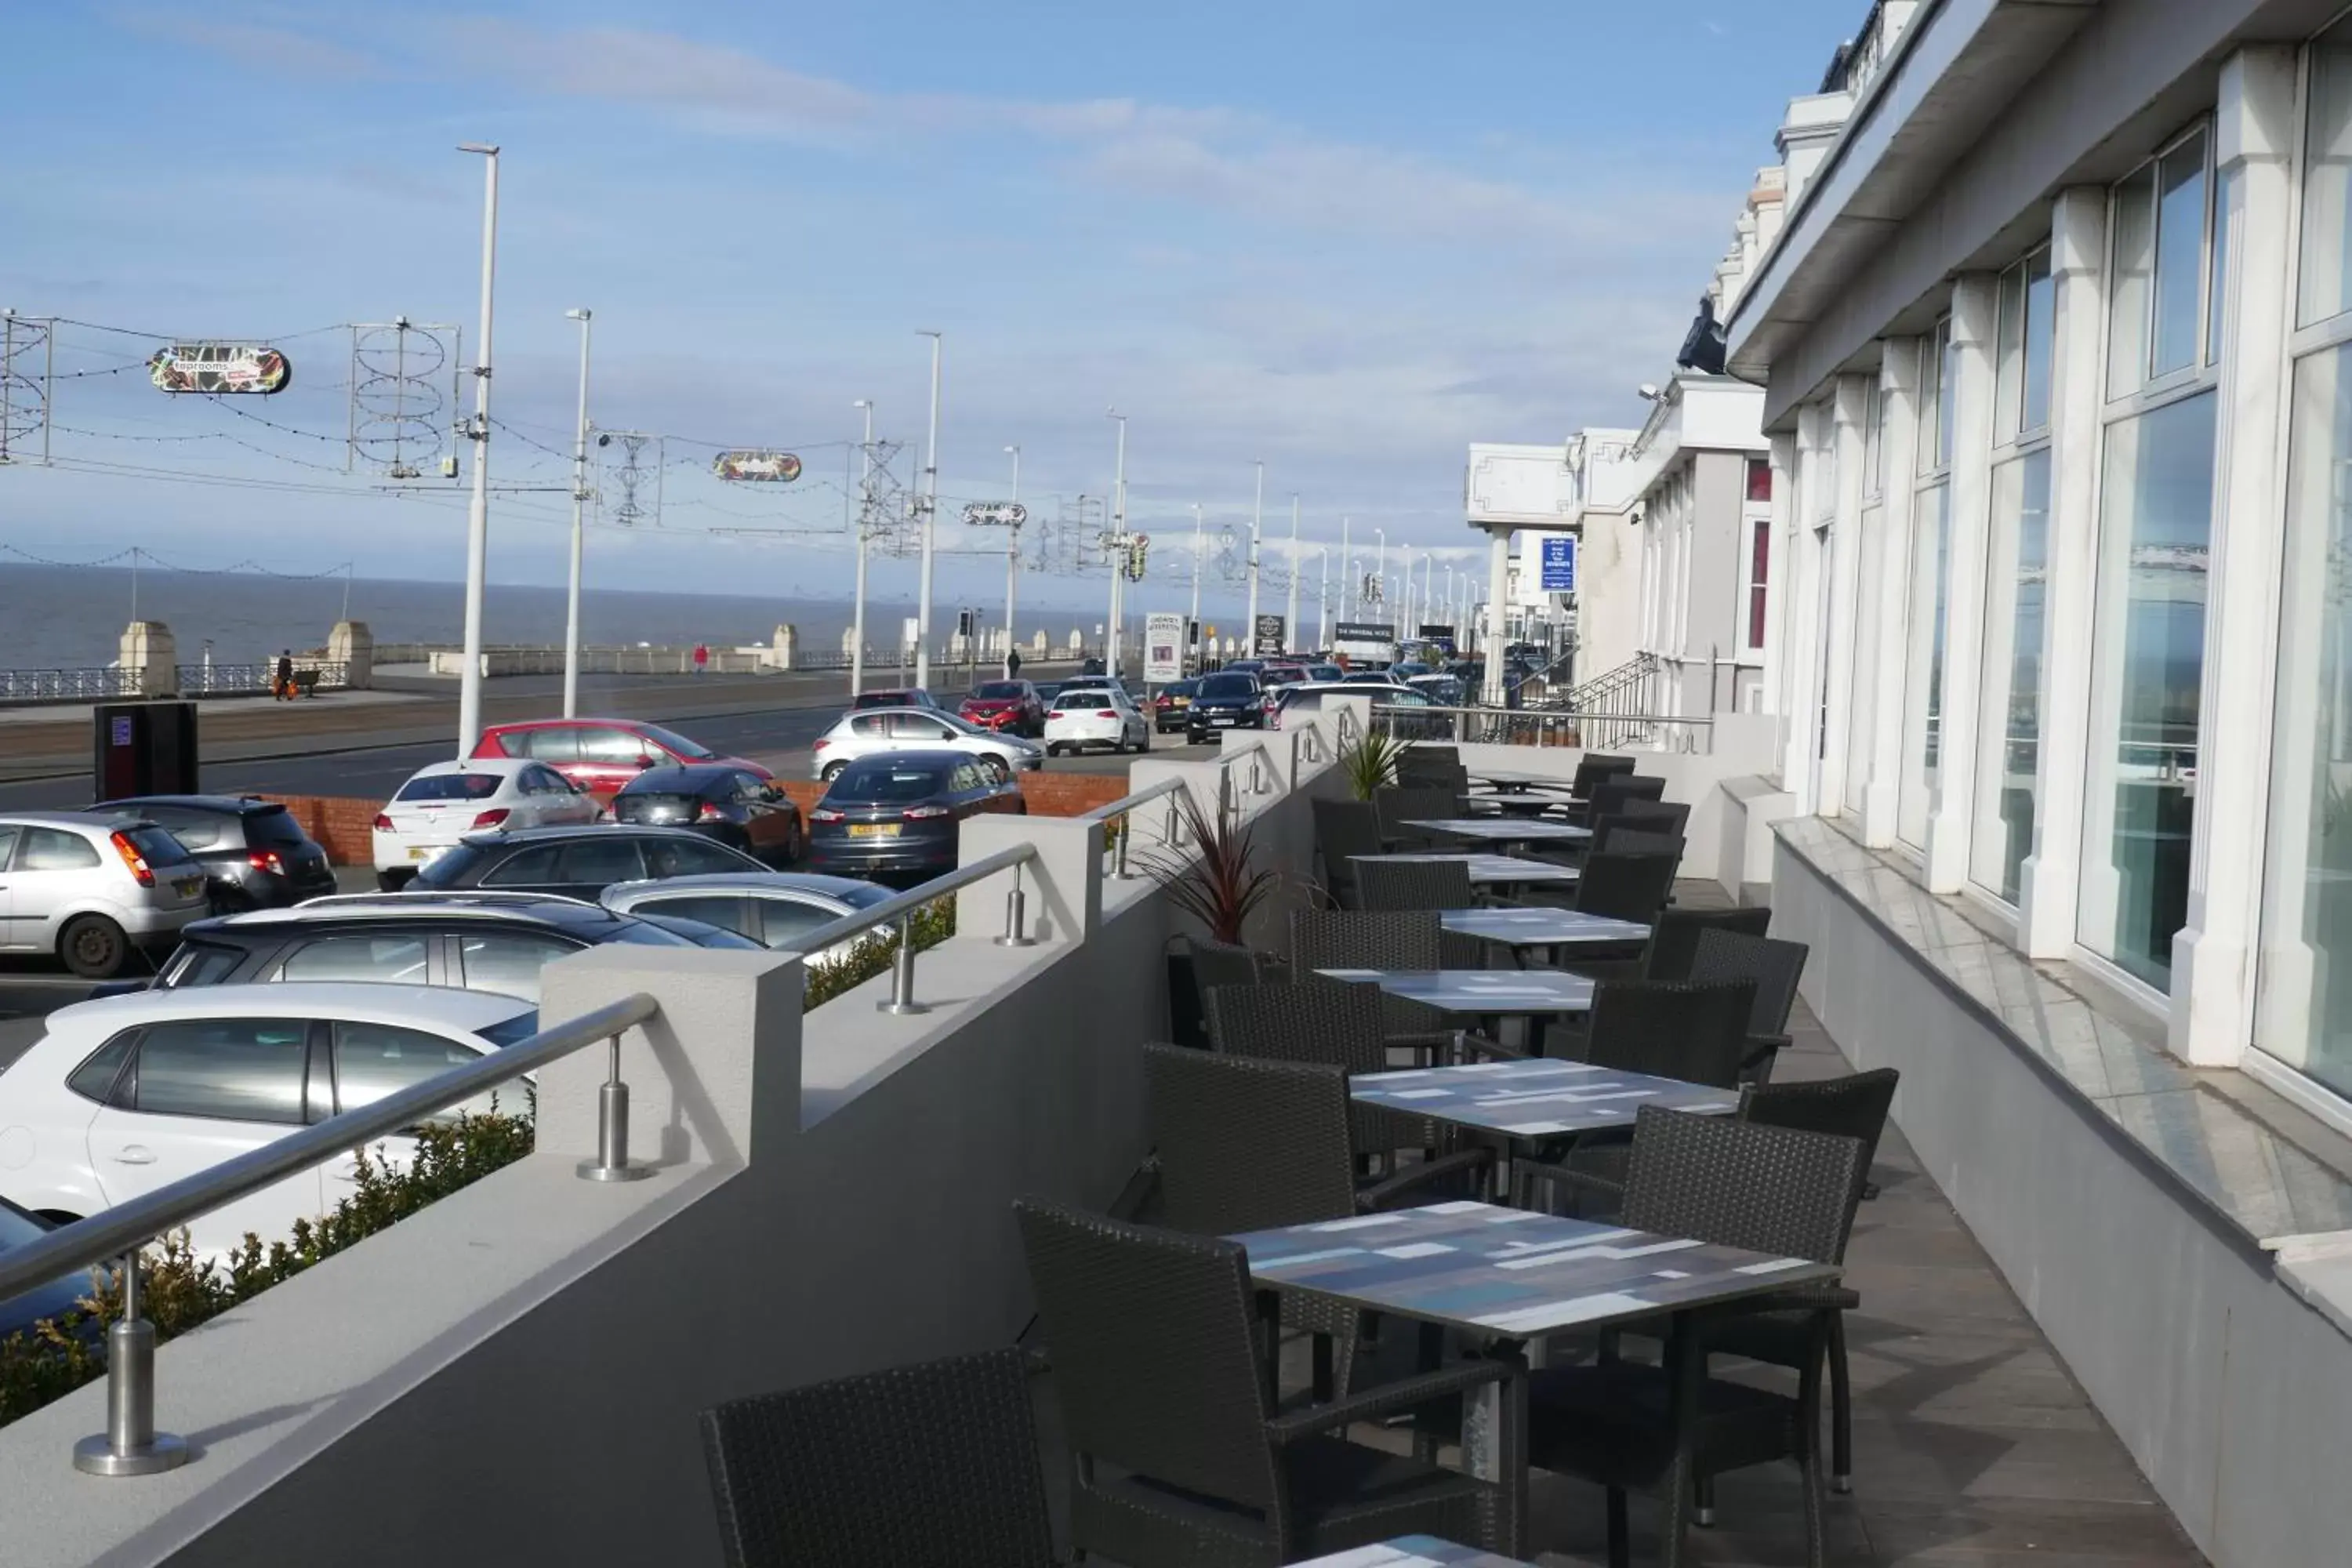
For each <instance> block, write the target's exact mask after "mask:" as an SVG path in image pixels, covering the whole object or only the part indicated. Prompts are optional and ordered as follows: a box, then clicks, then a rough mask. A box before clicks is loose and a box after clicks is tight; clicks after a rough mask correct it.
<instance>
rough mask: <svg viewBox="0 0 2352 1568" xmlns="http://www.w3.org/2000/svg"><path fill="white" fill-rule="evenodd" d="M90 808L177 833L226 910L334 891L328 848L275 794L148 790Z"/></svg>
mask: <svg viewBox="0 0 2352 1568" xmlns="http://www.w3.org/2000/svg"><path fill="white" fill-rule="evenodd" d="M90 809H91V810H92V811H99V812H111V811H119V812H121V813H123V814H124V815H126V816H133V815H135V816H142V817H145V818H146V819H147V820H148V821H150V822H152V823H153V824H154V825H155V826H158V827H161V828H162V829H163V830H164V831H165V832H166V833H169V834H170V835H171V836H172V837H174V838H176V839H178V840H179V841H180V846H181V847H182V848H184V849H185V850H187V852H188V853H189V854H190V855H192V856H194V857H195V858H196V861H197V863H198V864H200V865H201V866H203V867H204V868H205V882H206V884H207V887H206V891H207V892H208V893H209V894H210V896H211V899H212V906H213V909H214V910H215V911H216V912H218V913H221V914H227V913H230V912H231V911H233V910H275V909H283V908H285V907H286V906H287V905H289V904H299V903H300V902H301V901H302V900H304V899H315V898H317V897H318V896H319V895H320V894H321V893H331V892H333V891H334V890H335V869H334V868H333V867H332V866H330V865H329V864H328V863H327V852H326V851H325V850H324V849H322V848H320V847H319V845H318V843H317V841H316V840H314V839H312V838H311V837H310V835H309V834H307V833H305V832H303V831H302V825H301V824H300V823H299V822H297V821H295V820H294V815H293V813H291V812H289V811H288V810H287V809H286V808H285V807H284V806H282V805H278V803H277V802H276V801H274V800H257V799H255V798H254V797H253V796H251V795H242V796H240V795H131V796H128V797H126V798H124V799H121V800H109V801H101V802H100V803H99V804H98V805H94V806H92V807H90Z"/></svg>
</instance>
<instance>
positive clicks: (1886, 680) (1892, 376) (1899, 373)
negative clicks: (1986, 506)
mask: <svg viewBox="0 0 2352 1568" xmlns="http://www.w3.org/2000/svg"><path fill="white" fill-rule="evenodd" d="M1920 342H1921V340H1920V339H1918V338H1889V339H1887V340H1886V342H1885V345H1884V346H1883V348H1882V349H1881V351H1880V358H1879V366H1878V384H1879V386H1880V388H1881V389H1882V390H1883V391H1884V392H1885V395H1886V406H1885V409H1884V410H1883V411H1882V413H1881V414H1880V416H1879V421H1878V488H1879V491H1880V493H1881V494H1882V495H1883V496H1884V497H1885V500H1884V501H1883V502H1882V503H1881V504H1880V506H1879V509H1878V527H1877V534H1876V538H1875V541H1874V543H1873V545H1872V547H1871V551H1870V554H1871V563H1870V566H1869V568H1868V575H1867V580H1866V583H1865V596H1867V597H1870V598H1872V599H1874V601H1875V602H1876V613H1875V622H1876V624H1875V626H1874V632H1875V636H1874V638H1873V639H1872V642H1871V657H1872V658H1874V660H1875V661H1876V664H1877V669H1876V672H1875V677H1874V679H1873V681H1872V685H1871V715H1870V778H1869V783H1868V784H1867V786H1866V787H1865V788H1864V791H1863V797H1862V841H1863V842H1864V844H1866V845H1868V846H1869V847H1872V848H1873V849H1891V848H1893V847H1895V824H1896V823H1897V822H1898V821H1900V820H1901V816H1902V810H1903V743H1904V738H1903V697H1904V688H1905V683H1904V661H1905V658H1906V654H1907V652H1908V650H1909V648H1910V646H1911V533H1912V521H1911V520H1912V515H1913V511H1914V507H1915V501H1914V489H1915V486H1916V482H1917V470H1918V467H1919V345H1920Z"/></svg>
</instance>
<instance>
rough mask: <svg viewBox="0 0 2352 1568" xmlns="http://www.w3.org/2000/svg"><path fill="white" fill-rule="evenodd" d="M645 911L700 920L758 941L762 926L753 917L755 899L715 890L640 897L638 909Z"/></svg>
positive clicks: (636, 909) (650, 913) (641, 912)
mask: <svg viewBox="0 0 2352 1568" xmlns="http://www.w3.org/2000/svg"><path fill="white" fill-rule="evenodd" d="M634 912H635V913H637V914H641V915H664V916H667V917H668V918H670V919H673V920H683V921H701V922H702V923H703V924H705V925H713V926H717V927H718V928H719V930H720V931H733V932H734V933H735V934H736V935H738V936H748V937H750V938H751V939H752V940H753V941H755V942H756V941H758V940H759V936H760V928H759V926H758V924H757V923H756V921H754V919H753V912H752V909H751V900H749V899H742V898H724V897H720V896H719V895H717V894H712V893H696V894H691V895H688V894H680V895H678V896H677V897H676V898H669V899H644V900H639V901H638V903H637V905H636V908H635V911H634Z"/></svg>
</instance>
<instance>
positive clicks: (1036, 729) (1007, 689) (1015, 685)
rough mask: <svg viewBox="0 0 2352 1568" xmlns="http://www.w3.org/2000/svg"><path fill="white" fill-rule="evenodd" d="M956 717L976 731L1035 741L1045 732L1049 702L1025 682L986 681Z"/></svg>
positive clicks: (964, 704)
mask: <svg viewBox="0 0 2352 1568" xmlns="http://www.w3.org/2000/svg"><path fill="white" fill-rule="evenodd" d="M956 714H957V717H959V718H961V720H962V721H964V722H965V723H967V724H970V725H971V726H972V727H973V728H974V729H977V730H986V731H991V732H992V733H996V734H1003V733H1005V732H1007V731H1010V732H1011V733H1013V734H1015V735H1026V736H1028V737H1029V738H1030V739H1031V740H1033V741H1034V740H1035V739H1036V738H1037V737H1038V736H1040V735H1043V734H1044V733H1045V699H1044V698H1042V697H1040V696H1038V695H1037V689H1036V688H1035V687H1034V686H1032V685H1031V684H1030V683H1029V682H1027V681H1025V680H983V681H982V682H981V683H980V684H979V685H978V686H975V687H973V688H972V689H971V696H969V697H967V698H965V699H964V700H963V705H962V706H961V708H959V709H958V710H956Z"/></svg>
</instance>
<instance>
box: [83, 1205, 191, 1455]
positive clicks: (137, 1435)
mask: <svg viewBox="0 0 2352 1568" xmlns="http://www.w3.org/2000/svg"><path fill="white" fill-rule="evenodd" d="M140 1305H141V1303H140V1300H139V1252H138V1249H137V1248H136V1247H133V1248H132V1249H131V1251H129V1252H127V1253H125V1254H123V1257H122V1316H121V1317H120V1318H117V1319H116V1320H115V1321H114V1325H113V1327H111V1328H110V1329H108V1330H107V1331H106V1430H105V1431H104V1432H101V1433H98V1434H96V1435H94V1436H88V1437H84V1438H83V1439H82V1440H81V1441H80V1442H79V1443H76V1444H75V1445H74V1457H73V1462H74V1468H75V1469H77V1470H79V1471H81V1472H83V1473H84V1474H85V1475H92V1476H152V1475H157V1474H160V1473H161V1472H163V1471H164V1470H175V1469H177V1468H180V1467H181V1466H182V1465H184V1464H186V1463H187V1462H188V1445H187V1441H186V1439H184V1438H182V1437H175V1436H173V1435H172V1434H171V1433H169V1432H158V1431H156V1430H155V1325H154V1324H152V1323H151V1322H149V1321H147V1320H146V1318H145V1317H144V1316H143V1315H142V1312H141V1310H140Z"/></svg>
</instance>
